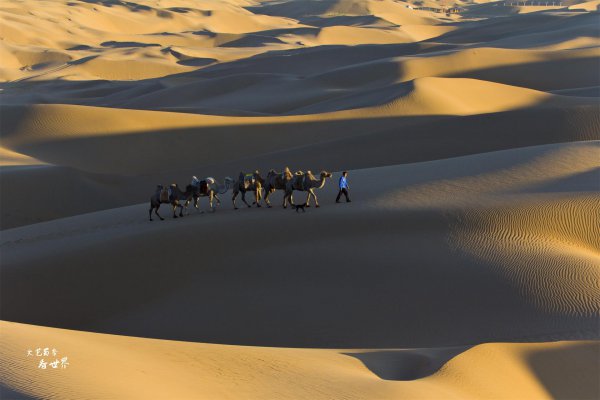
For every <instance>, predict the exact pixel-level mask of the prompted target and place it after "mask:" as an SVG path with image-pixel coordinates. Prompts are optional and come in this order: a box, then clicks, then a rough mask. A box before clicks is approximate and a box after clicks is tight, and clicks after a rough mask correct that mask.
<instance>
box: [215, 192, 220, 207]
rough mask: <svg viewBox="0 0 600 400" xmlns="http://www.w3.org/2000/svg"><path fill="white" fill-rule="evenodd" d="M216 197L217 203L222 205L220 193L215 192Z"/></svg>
mask: <svg viewBox="0 0 600 400" xmlns="http://www.w3.org/2000/svg"><path fill="white" fill-rule="evenodd" d="M215 199H216V200H217V205H218V206H220V205H221V199H219V195H218V194H216V193H215Z"/></svg>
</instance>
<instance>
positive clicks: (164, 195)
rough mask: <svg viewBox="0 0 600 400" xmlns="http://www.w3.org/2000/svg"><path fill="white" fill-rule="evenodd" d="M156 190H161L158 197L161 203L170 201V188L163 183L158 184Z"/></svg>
mask: <svg viewBox="0 0 600 400" xmlns="http://www.w3.org/2000/svg"><path fill="white" fill-rule="evenodd" d="M156 190H157V191H158V192H159V194H158V199H159V201H160V202H161V203H168V202H169V189H167V188H166V187H164V186H163V185H158V186H157V187H156Z"/></svg>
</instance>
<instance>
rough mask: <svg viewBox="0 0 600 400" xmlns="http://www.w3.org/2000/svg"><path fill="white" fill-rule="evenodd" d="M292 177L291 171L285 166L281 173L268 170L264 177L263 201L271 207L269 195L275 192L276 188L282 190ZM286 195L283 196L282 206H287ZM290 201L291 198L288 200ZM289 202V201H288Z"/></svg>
mask: <svg viewBox="0 0 600 400" xmlns="http://www.w3.org/2000/svg"><path fill="white" fill-rule="evenodd" d="M292 178H293V175H292V172H291V171H290V169H289V168H288V167H285V169H284V170H283V172H282V173H279V172H276V171H275V170H274V169H272V170H270V171H269V173H268V174H267V178H266V179H265V203H266V204H267V207H269V208H271V202H270V201H269V196H270V195H272V194H273V193H275V191H276V190H284V191H285V187H286V185H287V182H288V181H289V180H290V179H292ZM287 201H288V198H287V196H283V208H287ZM290 201H291V200H290ZM290 204H291V203H290Z"/></svg>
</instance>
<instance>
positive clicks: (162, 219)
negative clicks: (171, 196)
mask: <svg viewBox="0 0 600 400" xmlns="http://www.w3.org/2000/svg"><path fill="white" fill-rule="evenodd" d="M159 207H160V204H159V205H157V206H156V208H155V209H154V214H156V215H157V216H158V218H160V220H161V221H164V220H165V219H164V218H163V217H161V216H160V214H159V213H158V208H159Z"/></svg>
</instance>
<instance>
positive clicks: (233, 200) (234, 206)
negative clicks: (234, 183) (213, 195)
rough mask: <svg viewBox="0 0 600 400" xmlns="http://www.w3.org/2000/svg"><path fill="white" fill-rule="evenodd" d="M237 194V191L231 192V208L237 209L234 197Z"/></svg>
mask: <svg viewBox="0 0 600 400" xmlns="http://www.w3.org/2000/svg"><path fill="white" fill-rule="evenodd" d="M237 196H238V192H233V196H232V197H231V201H232V202H233V209H234V210H237V209H238V208H237V206H236V205H235V199H236V197H237Z"/></svg>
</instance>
